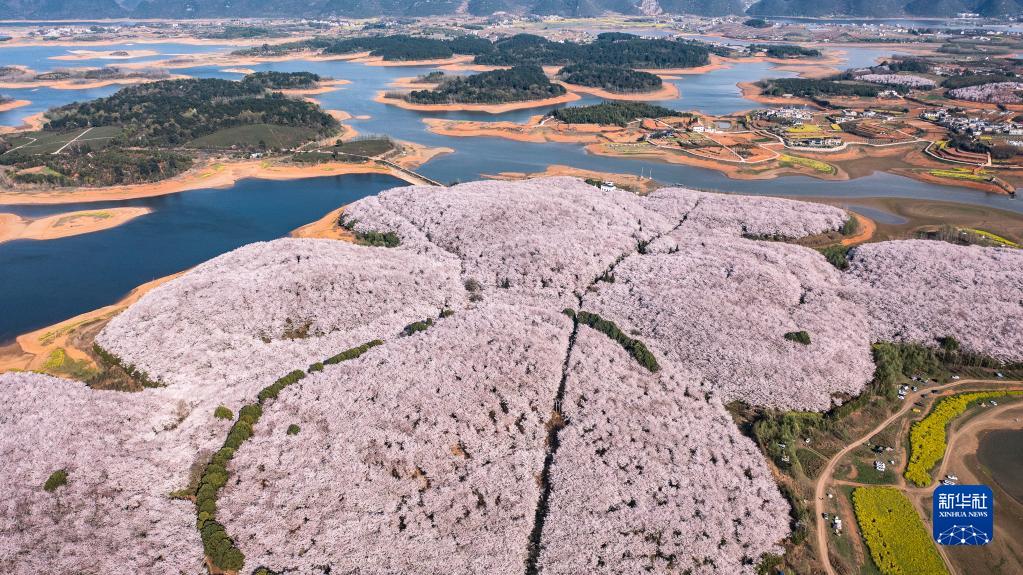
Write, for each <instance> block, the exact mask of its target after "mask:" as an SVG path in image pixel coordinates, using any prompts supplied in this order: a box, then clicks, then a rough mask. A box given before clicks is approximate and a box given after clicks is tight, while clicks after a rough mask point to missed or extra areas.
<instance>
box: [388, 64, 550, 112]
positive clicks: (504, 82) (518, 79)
mask: <svg viewBox="0 0 1023 575" xmlns="http://www.w3.org/2000/svg"><path fill="white" fill-rule="evenodd" d="M564 93H565V88H564V87H563V86H561V85H559V84H552V83H551V82H550V80H548V79H547V75H546V74H544V72H543V69H542V68H540V67H539V66H516V67H514V68H510V69H508V70H494V71H492V72H482V73H480V74H473V75H472V76H468V77H465V78H460V77H456V78H452V79H450V80H445V81H443V82H441V84H440V85H439V86H437V88H436V89H433V90H416V91H414V92H411V93H410V94H408V95H407V96H405V99H406V100H408V101H409V102H412V103H414V104H453V103H459V104H501V103H505V102H521V101H524V100H543V99H546V98H553V97H556V96H561V95H562V94H564Z"/></svg>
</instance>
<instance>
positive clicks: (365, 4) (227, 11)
mask: <svg viewBox="0 0 1023 575" xmlns="http://www.w3.org/2000/svg"><path fill="white" fill-rule="evenodd" d="M126 5H128V6H130V4H126ZM463 9H464V10H465V11H467V12H468V13H469V14H472V15H474V16H490V15H493V14H496V13H501V12H507V13H510V14H518V15H526V14H537V15H542V16H565V17H591V16H601V15H603V14H607V13H609V12H614V13H620V14H628V15H644V14H645V15H653V14H660V13H664V14H699V15H704V16H724V15H729V14H742V13H744V12H747V13H749V14H753V15H766V16H839V15H847V16H867V17H877V18H882V17H886V18H890V17H896V16H955V15H956V14H958V13H960V12H977V13H980V14H981V15H984V16H1004V15H1018V14H1020V13H1021V12H1023V2H1021V0H938V1H937V2H927V1H925V0H870V1H867V0H823V1H818V0H760V1H759V2H757V3H755V4H754V5H753V6H752V7H750V8H749V10H746V4H745V3H744V2H743V1H742V0H647V1H644V2H637V1H634V0H469V1H468V2H463V1H462V0H310V1H306V2H303V1H300V0H276V1H273V2H271V1H269V0H236V1H233V2H220V1H215V0H160V1H157V0H143V1H142V2H141V3H139V4H138V6H136V7H135V8H134V9H130V8H126V7H124V6H122V5H121V4H118V3H117V2H115V1H114V0H0V14H3V15H4V17H6V18H15V19H45V18H62V19H81V18H126V17H133V18H181V19H189V18H225V17H232V18H262V17H269V18H274V17H276V18H295V17H305V18H311V17H329V16H340V17H346V18H370V17H379V16H390V17H403V16H408V17H415V16H435V15H446V14H456V13H459V12H460V11H461V10H463Z"/></svg>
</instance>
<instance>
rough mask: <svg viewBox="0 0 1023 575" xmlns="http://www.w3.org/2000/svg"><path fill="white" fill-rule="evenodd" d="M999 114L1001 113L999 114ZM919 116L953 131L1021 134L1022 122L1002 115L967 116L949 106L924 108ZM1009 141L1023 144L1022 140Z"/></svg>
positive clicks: (1022, 130)
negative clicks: (934, 108) (987, 116)
mask: <svg viewBox="0 0 1023 575" xmlns="http://www.w3.org/2000/svg"><path fill="white" fill-rule="evenodd" d="M999 116H1001V114H999ZM920 117H921V118H923V119H924V120H927V121H928V122H933V123H935V124H937V125H939V126H941V127H943V128H947V129H948V130H951V131H953V132H957V133H960V134H967V135H972V136H979V135H982V134H1005V135H1009V136H1023V124H1021V123H1019V122H1014V121H1012V120H1007V119H1005V118H1004V117H998V118H992V119H986V118H982V117H977V116H967V115H965V114H962V113H957V112H955V111H953V110H951V109H949V108H939V109H937V110H925V111H923V112H921V113H920ZM1009 143H1011V144H1014V145H1017V146H1019V145H1023V141H1020V142H1013V141H1010V142H1009Z"/></svg>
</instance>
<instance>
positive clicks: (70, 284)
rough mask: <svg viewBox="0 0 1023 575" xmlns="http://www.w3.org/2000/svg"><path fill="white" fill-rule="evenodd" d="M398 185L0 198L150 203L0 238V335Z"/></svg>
mask: <svg viewBox="0 0 1023 575" xmlns="http://www.w3.org/2000/svg"><path fill="white" fill-rule="evenodd" d="M402 184H403V182H401V181H400V180H397V179H395V178H392V177H391V176H384V175H378V174H360V175H348V176H344V177H324V178H311V179H304V180H296V181H269V180H255V179H249V180H242V181H240V182H238V183H237V184H236V185H235V186H233V187H231V188H223V189H205V190H195V191H191V192H187V193H182V194H171V195H168V196H160V197H155V198H142V199H137V200H128V201H121V202H96V203H88V204H65V205H61V206H0V211H2V212H14V213H17V214H19V215H23V216H25V217H41V216H45V215H49V214H53V213H58V212H63V211H70V210H82V209H99V208H108V207H115V206H145V207H149V208H152V209H153V213H151V214H148V215H145V216H142V217H139V218H136V219H134V220H132V221H130V222H128V223H126V224H124V225H122V226H119V227H116V228H113V229H110V230H106V231H102V232H97V233H92V234H86V235H82V236H75V237H70V238H63V239H57V240H47V241H32V240H20V241H14V242H7V243H4V244H0V270H2V273H0V342H2V341H6V340H9V339H11V338H13V337H15V336H17V335H18V334H21V333H24V332H27V331H31V330H33V329H37V328H39V327H42V326H45V325H50V324H53V323H56V322H58V321H61V320H64V319H67V318H69V317H72V316H74V315H77V314H80V313H82V312H85V311H88V310H90V309H96V308H98V307H102V306H104V305H107V304H110V303H112V302H113V301H116V300H117V299H118V298H119V297H121V296H122V295H124V294H125V293H127V292H129V291H131V290H132V289H133V288H134V287H136V286H138V285H140V284H142V283H145V282H147V281H150V280H153V279H156V278H159V277H163V276H166V275H169V274H172V273H175V272H178V271H181V270H183V269H187V268H189V267H192V266H194V265H196V264H199V263H202V262H203V261H206V260H208V259H210V258H212V257H215V256H217V255H219V254H222V253H224V252H227V251H230V250H233V249H235V248H237V247H240V246H243V245H245V244H248V243H251V242H255V241H262V240H271V239H274V238H278V237H281V236H284V235H287V234H288V232H290V231H291V230H293V229H295V228H297V227H300V226H302V225H304V224H307V223H309V222H311V221H313V220H316V219H318V218H320V217H322V216H323V215H324V214H326V213H327V212H329V211H331V210H333V209H335V208H337V207H338V206H340V205H343V204H346V203H349V202H352V201H355V200H357V199H359V198H364V197H366V196H369V195H373V194H376V193H378V192H380V191H382V190H385V189H388V188H393V187H395V186H399V185H402Z"/></svg>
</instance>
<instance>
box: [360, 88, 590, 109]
mask: <svg viewBox="0 0 1023 575" xmlns="http://www.w3.org/2000/svg"><path fill="white" fill-rule="evenodd" d="M581 98H582V96H580V95H579V94H574V93H572V92H568V93H566V94H564V95H562V96H557V97H555V98H546V99H543V100H524V101H521V102H508V103H506V104H413V103H411V102H406V101H405V100H399V99H397V98H388V97H387V93H386V92H379V93H377V95H376V97H375V98H373V101H374V102H378V103H380V104H389V105H391V106H397V107H399V108H403V109H405V110H413V111H416V112H486V113H488V114H503V113H505V112H511V111H513V110H527V109H529V108H542V107H544V106H554V105H556V104H567V103H568V102H575V101H576V100H579V99H581Z"/></svg>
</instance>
